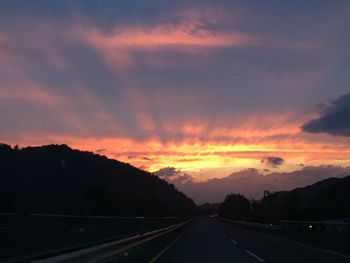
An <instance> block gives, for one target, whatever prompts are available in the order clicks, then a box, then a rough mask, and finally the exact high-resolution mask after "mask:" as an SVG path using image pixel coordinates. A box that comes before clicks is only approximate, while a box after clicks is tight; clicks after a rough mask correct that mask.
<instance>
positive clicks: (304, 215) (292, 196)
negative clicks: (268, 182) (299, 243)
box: [217, 176, 350, 224]
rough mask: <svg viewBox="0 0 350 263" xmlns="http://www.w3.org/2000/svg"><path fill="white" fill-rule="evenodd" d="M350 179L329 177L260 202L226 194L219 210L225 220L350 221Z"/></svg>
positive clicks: (267, 196) (270, 221) (272, 221)
mask: <svg viewBox="0 0 350 263" xmlns="http://www.w3.org/2000/svg"><path fill="white" fill-rule="evenodd" d="M349 202H350V176H347V177H344V178H329V179H326V180H323V181H320V182H318V183H315V184H313V185H309V186H306V187H302V188H296V189H294V190H292V191H283V192H275V193H271V194H269V193H268V194H266V195H265V196H264V197H263V198H262V199H261V200H260V201H257V200H248V199H247V198H246V197H244V196H243V195H240V194H229V195H227V196H226V198H225V200H224V201H223V202H222V203H221V204H220V205H219V207H218V211H217V212H218V214H219V215H220V216H222V217H225V218H230V219H236V220H244V221H253V222H259V223H275V224H277V223H279V221H280V220H329V219H341V218H350V204H349Z"/></svg>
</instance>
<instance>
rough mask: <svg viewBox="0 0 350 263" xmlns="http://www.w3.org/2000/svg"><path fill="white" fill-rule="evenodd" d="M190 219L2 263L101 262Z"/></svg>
mask: <svg viewBox="0 0 350 263" xmlns="http://www.w3.org/2000/svg"><path fill="white" fill-rule="evenodd" d="M191 221H192V219H189V220H187V221H185V222H182V223H178V224H175V225H171V226H168V227H164V228H160V229H156V230H152V231H149V232H145V233H140V234H134V235H132V236H128V237H125V238H122V239H116V240H108V241H99V242H94V243H93V244H91V243H90V244H87V245H86V246H84V247H80V248H76V247H73V248H65V249H61V250H55V251H49V252H45V253H42V254H36V255H31V256H27V257H25V258H20V259H11V260H7V261H3V262H4V263H14V262H33V263H55V262H57V263H64V262H84V263H85V262H86V263H92V262H101V261H104V260H107V259H109V258H111V257H113V256H116V255H118V254H120V253H122V252H124V251H126V250H128V249H130V248H132V247H134V246H137V245H140V244H143V243H145V242H147V241H150V240H152V239H155V238H157V237H160V236H162V235H165V234H168V233H170V232H172V231H175V230H178V229H180V228H183V227H185V226H186V225H188V224H189V223H190V222H191Z"/></svg>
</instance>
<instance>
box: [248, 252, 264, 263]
mask: <svg viewBox="0 0 350 263" xmlns="http://www.w3.org/2000/svg"><path fill="white" fill-rule="evenodd" d="M245 252H247V253H248V254H249V255H251V256H252V257H253V258H255V259H256V260H258V261H260V262H265V260H263V259H262V258H261V257H259V256H257V255H255V254H254V253H253V252H251V251H249V250H248V249H246V251H245Z"/></svg>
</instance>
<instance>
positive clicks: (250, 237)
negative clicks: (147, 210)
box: [149, 218, 350, 263]
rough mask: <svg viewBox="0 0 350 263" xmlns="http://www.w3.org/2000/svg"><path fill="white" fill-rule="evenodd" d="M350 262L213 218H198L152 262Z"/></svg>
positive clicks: (303, 245) (349, 257) (332, 253)
mask: <svg viewBox="0 0 350 263" xmlns="http://www.w3.org/2000/svg"><path fill="white" fill-rule="evenodd" d="M175 262H176V263H180V262H181V263H186V262H191V263H192V262H200V263H205V262H210V263H213V262H215V263H216V262H217V263H225V262H230V263H232V262H242V263H245V262H276V263H277V262H278V263H280V262H283V263H292V262H293V263H296V262H298V263H301V262H321V263H322V262H329V263H343V262H350V256H347V255H343V254H338V253H336V252H332V251H327V250H323V249H319V248H316V247H312V246H309V245H306V244H303V243H298V242H295V241H292V240H288V239H284V238H281V237H277V236H274V235H270V234H266V233H261V232H257V231H253V230H247V229H243V228H240V227H237V226H234V225H232V224H229V223H224V222H221V221H219V220H215V219H210V218H200V219H198V220H196V221H194V222H193V223H192V224H191V225H190V226H189V227H188V228H187V229H186V230H185V231H184V232H183V233H182V234H180V235H179V236H178V237H176V238H175V239H174V240H173V241H172V242H170V243H169V245H168V246H166V247H165V248H164V249H163V250H162V251H160V252H159V253H158V254H157V255H156V256H155V257H154V258H153V259H152V260H151V261H150V262H149V263H175Z"/></svg>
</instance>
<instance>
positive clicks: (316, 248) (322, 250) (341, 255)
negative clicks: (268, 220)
mask: <svg viewBox="0 0 350 263" xmlns="http://www.w3.org/2000/svg"><path fill="white" fill-rule="evenodd" d="M248 231H253V230H248ZM255 232H257V231H255ZM259 234H260V235H262V236H267V237H270V238H273V239H276V240H280V241H284V242H289V243H292V244H295V245H299V246H302V247H305V248H309V249H314V250H317V251H319V252H323V253H326V254H330V255H334V256H338V257H343V258H350V255H348V254H342V253H338V252H335V251H332V250H326V249H322V248H319V247H314V246H311V245H306V244H304V243H300V242H297V241H293V240H290V239H286V238H281V237H276V236H272V235H269V234H266V233H261V232H259Z"/></svg>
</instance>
